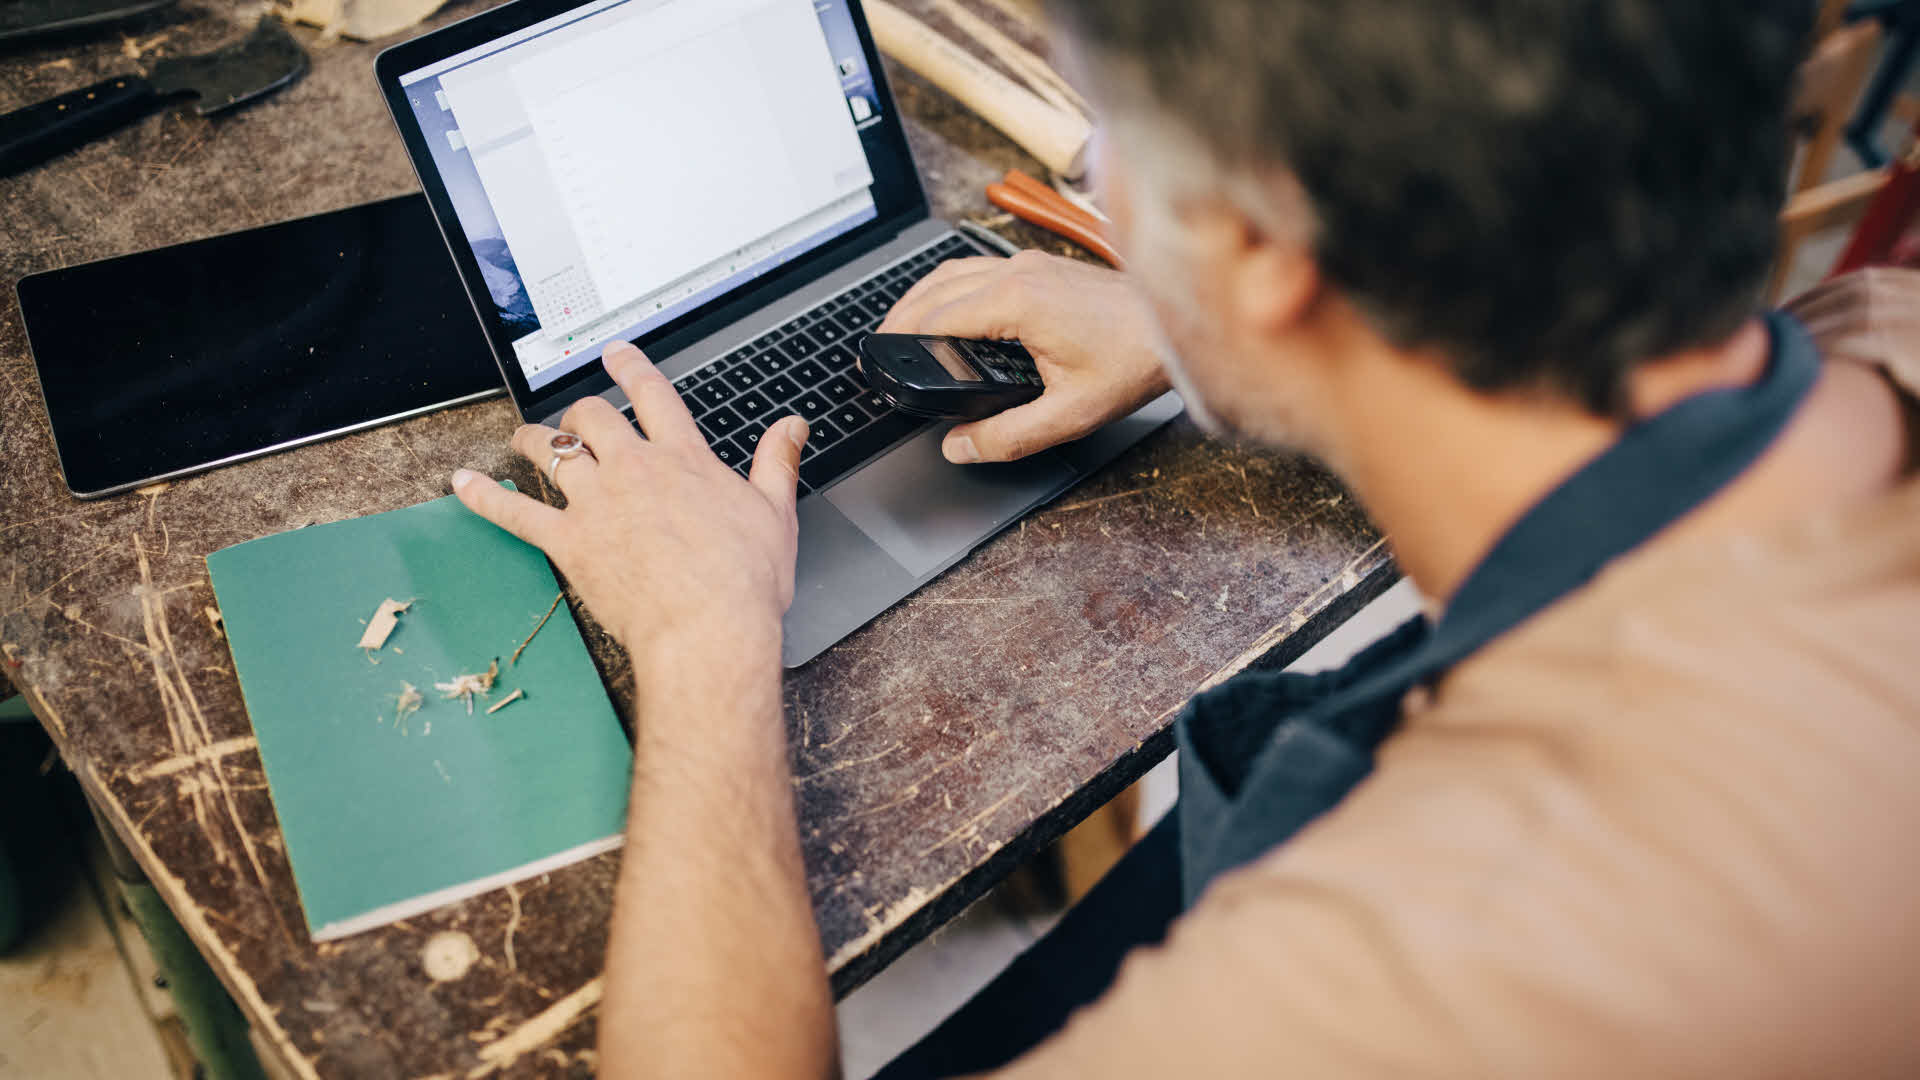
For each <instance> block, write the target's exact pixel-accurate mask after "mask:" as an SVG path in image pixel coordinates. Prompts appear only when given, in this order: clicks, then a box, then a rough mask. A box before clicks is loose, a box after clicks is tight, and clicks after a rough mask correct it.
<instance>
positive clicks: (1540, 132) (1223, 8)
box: [1052, 0, 1813, 416]
mask: <svg viewBox="0 0 1920 1080" xmlns="http://www.w3.org/2000/svg"><path fill="white" fill-rule="evenodd" d="M1052 4H1053V8H1054V13H1055V15H1056V16H1057V17H1058V19H1059V21H1060V23H1061V24H1062V25H1063V26H1064V27H1065V28H1066V30H1067V33H1068V35H1069V36H1070V38H1071V39H1072V40H1073V41H1074V42H1075V43H1076V45H1077V46H1078V47H1079V49H1080V51H1081V52H1082V54H1083V55H1084V56H1085V57H1086V58H1087V59H1088V61H1089V64H1090V67H1091V68H1092V69H1093V71H1094V74H1095V78H1096V81H1102V80H1104V79H1105V78H1106V77H1107V76H1109V75H1111V74H1112V73H1113V72H1115V71H1117V70H1120V69H1122V68H1124V69H1126V70H1127V71H1129V72H1132V73H1133V75H1132V78H1133V79H1134V81H1136V82H1138V83H1139V84H1140V86H1139V91H1138V92H1140V93H1143V94H1144V95H1145V96H1146V97H1147V98H1148V99H1150V100H1151V101H1152V103H1153V104H1154V105H1155V106H1157V108H1158V110H1159V111H1160V112H1161V113H1162V114H1163V115H1164V116H1165V117H1166V118H1167V119H1168V120H1170V121H1171V122H1173V123H1176V124H1179V125H1180V126H1182V127H1184V128H1186V129H1188V130H1190V131H1191V132H1192V133H1193V134H1194V135H1196V136H1197V137H1198V138H1200V139H1201V140H1202V141H1203V142H1204V143H1205V144H1206V145H1208V146H1209V147H1210V148H1211V149H1212V150H1213V151H1214V153H1215V154H1216V155H1217V156H1218V158H1219V161H1220V164H1221V165H1223V166H1225V167H1227V168H1230V169H1235V170H1240V171H1243V172H1246V173H1250V174H1259V173H1269V174H1270V173H1271V172H1273V170H1275V169H1276V168H1278V169H1284V170H1286V171H1288V172H1291V174H1292V175H1293V176H1295V177H1297V178H1298V181H1299V183H1300V185H1301V186H1302V187H1303V188H1304V189H1305V193H1306V196H1307V199H1308V200H1309V202H1310V203H1311V205H1312V209H1313V213H1314V216H1315V218H1316V220H1317V222H1318V226H1319V228H1318V233H1317V236H1316V237H1315V248H1316V255H1317V257H1318V259H1319V262H1320V265H1321V270H1322V272H1323V273H1324V274H1325V275H1326V277H1327V278H1328V279H1329V280H1330V281H1332V282H1333V283H1334V284H1335V285H1337V286H1338V287H1340V288H1341V290H1342V291H1343V292H1344V293H1345V294H1346V295H1347V296H1348V297H1349V298H1350V299H1351V300H1353V301H1354V302H1355V303H1356V304H1357V305H1358V306H1359V308H1360V309H1361V310H1362V311H1364V312H1366V313H1367V315H1368V316H1369V318H1371V319H1372V320H1373V322H1374V323H1375V325H1376V326H1377V327H1378V328H1379V329H1380V330H1381V331H1382V332H1383V333H1384V334H1385V335H1386V336H1387V337H1388V338H1389V339H1390V340H1392V341H1394V342H1395V343H1397V344H1399V345H1402V346H1407V347H1434V348H1437V349H1439V350H1441V351H1442V352H1444V353H1445V354H1446V355H1448V356H1449V357H1450V358H1451V359H1452V363H1453V365H1454V369H1455V371H1456V372H1457V374H1458V375H1459V377H1460V378H1461V379H1462V380H1463V381H1464V382H1466V383H1467V384H1468V385H1469V386H1472V387H1475V388H1477V389H1480V390H1484V391H1503V390H1511V389H1548V390H1551V391H1555V392H1558V393H1561V394H1564V395H1566V396H1569V397H1571V398H1573V399H1574V400H1576V401H1578V402H1580V403H1581V404H1582V405H1583V406H1584V407H1585V408H1587V409H1589V410H1591V411H1592V412H1595V413H1598V414H1602V415H1616V416H1617V415H1622V414H1623V413H1624V411H1625V402H1624V398H1625V390H1624V387H1625V375H1626V373H1627V371H1628V370H1629V369H1630V368H1631V367H1632V366H1633V365H1634V364H1635V363H1637V362H1639V361H1641V360H1644V359H1646V358H1648V357H1652V356H1657V355H1660V354H1663V353H1668V352H1672V351H1674V350H1677V349H1682V348H1686V347H1690V346H1696V345H1702V344H1709V343H1712V342H1716V341H1720V340H1724V339H1725V338H1726V337H1727V336H1728V335H1730V334H1731V333H1732V332H1733V331H1734V330H1735V329H1736V328H1737V327H1738V326H1739V325H1740V323H1741V322H1742V321H1743V320H1745V319H1746V318H1747V317H1749V316H1750V315H1751V314H1752V312H1753V310H1754V307H1755V305H1756V303H1757V301H1758V297H1759V290H1760V287H1761V284H1762V282H1763V281H1764V279H1765V276H1766V273H1767V270H1768V268H1769V265H1770V264H1771V262H1772V260H1773V257H1774V249H1775V241H1776V235H1777V229H1776V225H1775V220H1776V215H1777V214H1778V212H1779V210H1780V207H1781V203H1782V201H1783V199H1784V195H1785V182H1786V171H1787V162H1788V156H1787V155H1788V135H1787V126H1786V110H1787V105H1788V97H1789V94H1790V92H1791V88H1792V82H1793V72H1794V68H1795V65H1796V63H1797V62H1798V60H1799V59H1800V57H1801V54H1802V52H1803V49H1804V43H1805V37H1806V34H1807V31H1808V27H1809V23H1810V11H1811V8H1812V6H1813V5H1812V4H1811V3H1810V2H1809V0H1052Z"/></svg>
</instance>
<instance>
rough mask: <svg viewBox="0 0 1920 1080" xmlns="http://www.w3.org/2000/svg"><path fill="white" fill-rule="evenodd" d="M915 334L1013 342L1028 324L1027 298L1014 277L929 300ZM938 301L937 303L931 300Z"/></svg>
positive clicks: (919, 316) (919, 318)
mask: <svg viewBox="0 0 1920 1080" xmlns="http://www.w3.org/2000/svg"><path fill="white" fill-rule="evenodd" d="M928 300H929V303H928V304H927V307H926V310H925V311H923V312H921V313H919V315H918V317H917V321H918V323H919V325H918V326H917V327H916V330H915V332H916V333H921V334H937V335H940V336H943V337H958V338H984V339H987V340H1003V339H1008V340H1010V339H1014V338H1018V337H1020V336H1021V333H1022V330H1023V328H1024V327H1025V325H1026V323H1027V321H1028V320H1027V318H1026V315H1027V306H1028V304H1027V296H1026V293H1025V292H1024V291H1023V290H1022V289H1021V286H1020V282H1019V280H1018V279H1015V278H1006V277H1003V278H1000V279H998V280H996V281H993V282H992V283H990V284H987V285H986V286H984V287H983V288H977V289H971V290H955V291H954V292H953V293H951V294H941V295H939V296H937V297H934V296H930V297H929V298H928ZM935 300H937V301H938V303H937V304H936V303H934V302H933V301H935Z"/></svg>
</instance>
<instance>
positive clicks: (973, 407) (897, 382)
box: [860, 334, 1043, 420]
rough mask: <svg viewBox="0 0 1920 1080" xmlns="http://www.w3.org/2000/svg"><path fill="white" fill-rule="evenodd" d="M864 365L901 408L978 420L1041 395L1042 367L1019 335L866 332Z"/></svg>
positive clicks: (871, 378) (879, 389)
mask: <svg viewBox="0 0 1920 1080" xmlns="http://www.w3.org/2000/svg"><path fill="white" fill-rule="evenodd" d="M860 370H861V371H862V373H864V374H865V375H866V377H867V384H868V385H869V386H871V387H873V390H874V392H875V393H877V394H879V395H880V396H881V397H883V398H886V399H887V401H888V403H889V404H891V405H892V406H893V407H894V408H896V409H899V410H900V411H901V412H906V413H912V414H914V415H916V416H931V417H936V418H947V419H955V420H978V419H980V418H981V417H985V416H992V415H993V414H994V413H998V412H1004V411H1006V410H1007V409H1011V408H1013V407H1014V406H1015V405H1021V404H1024V403H1026V402H1029V401H1032V400H1033V399H1034V398H1037V397H1039V396H1040V391H1041V390H1042V389H1043V387H1042V386H1041V383H1040V369H1039V368H1037V367H1035V366H1034V363H1033V357H1032V356H1031V355H1029V354H1028V352H1027V350H1026V349H1025V348H1023V347H1022V346H1021V344H1020V343H1019V342H1017V341H976V340H973V339H971V338H955V337H932V336H927V335H921V334H868V335H867V336H866V339H865V340H863V341H862V342H861V343H860Z"/></svg>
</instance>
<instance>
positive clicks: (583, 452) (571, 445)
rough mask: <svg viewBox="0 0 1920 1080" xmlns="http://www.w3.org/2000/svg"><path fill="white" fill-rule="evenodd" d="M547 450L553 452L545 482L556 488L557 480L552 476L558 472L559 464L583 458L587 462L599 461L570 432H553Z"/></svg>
mask: <svg viewBox="0 0 1920 1080" xmlns="http://www.w3.org/2000/svg"><path fill="white" fill-rule="evenodd" d="M547 449H549V450H552V451H553V460H552V461H549V462H547V482H548V483H550V484H553V485H554V486H555V487H558V486H559V484H560V481H559V479H558V478H557V477H556V476H555V475H554V474H555V473H557V472H559V471H560V463H561V462H563V461H571V460H573V459H574V458H577V457H584V458H586V459H588V460H589V461H595V462H597V461H599V460H600V459H599V458H597V457H594V456H593V450H592V448H591V447H589V446H588V445H587V444H586V441H585V440H583V439H581V438H580V436H578V435H575V434H574V433H573V432H571V431H556V432H554V433H553V437H552V438H550V439H548V440H547Z"/></svg>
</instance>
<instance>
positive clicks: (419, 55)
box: [374, 0, 928, 417]
mask: <svg viewBox="0 0 1920 1080" xmlns="http://www.w3.org/2000/svg"><path fill="white" fill-rule="evenodd" d="M374 70H375V74H376V76H377V78H378V79H379V83H380V87H381V91H382V93H383V94H384V95H385V97H386V100H387V105H388V108H389V110H390V111H391V112H392V114H393V117H394V122H395V124H396V125H397V126H398V127H399V129H400V134H401V137H402V139H403V140H404V141H405V143H406V146H407V152H408V155H409V157H411V159H412V161H413V165H414V170H415V172H416V173H417V174H418V175H419V178H420V184H421V187H422V188H423V189H424V191H425V193H426V196H427V200H428V203H429V205H430V206H431V207H432V209H433V213H434V217H435V218H436V220H437V221H438V222H439V225H440V231H441V234H442V236H443V237H444V238H445V239H446V241H447V246H448V248H449V249H450V250H451V251H452V253H453V257H454V263H455V264H456V266H457V267H458V269H459V272H460V278H461V280H462V282H463V283H464V284H465V286H466V290H467V294H468V297H469V298H470V299H471V300H472V301H473V305H474V310H475V311H476V312H477V313H478V315H479V317H480V321H481V324H482V326H483V327H484V329H485V330H486V336H487V339H488V343H489V344H490V345H491V347H492V349H493V353H494V358H495V359H496V360H497V361H498V362H499V365H500V369H501V372H502V373H503V374H504V375H505V377H506V382H507V386H508V389H509V390H510V391H511V393H512V395H513V399H514V402H515V403H516V404H517V405H518V406H519V408H520V411H521V413H522V415H525V416H529V417H539V416H542V415H547V414H549V413H551V412H553V411H555V410H557V409H558V408H560V407H561V406H564V405H565V404H567V403H570V402H572V401H574V400H576V399H578V398H580V397H583V396H585V395H587V394H592V393H599V392H601V391H603V390H606V389H609V388H610V387H611V386H612V385H613V384H612V381H611V380H610V379H609V378H608V377H607V375H606V373H605V371H604V370H603V369H602V367H601V365H600V364H599V363H598V362H597V361H598V359H599V357H600V353H601V350H602V349H603V348H604V347H605V345H606V344H607V343H608V342H610V341H614V340H624V341H633V342H635V343H636V344H638V345H639V346H640V347H641V348H643V349H646V350H648V351H649V352H650V353H651V354H652V355H654V356H661V357H663V356H667V355H671V354H672V353H673V352H675V351H677V350H678V349H680V348H682V347H684V346H686V345H687V344H689V343H691V342H694V341H697V340H699V339H700V338H702V337H704V336H706V335H707V334H710V333H713V332H714V331H716V330H718V329H720V328H721V327H723V326H725V325H727V324H729V323H731V322H734V321H736V320H738V319H741V318H744V317H746V316H747V315H750V314H752V313H753V312H754V311H756V310H758V309H759V308H761V307H764V306H766V305H768V304H770V303H773V302H774V301H776V300H778V299H779V298H780V297H781V296H783V295H785V294H786V293H788V292H791V291H792V290H793V289H795V288H798V287H800V286H802V285H805V284H806V283H808V282H809V281H811V280H813V279H814V278H816V277H818V276H820V275H821V274H824V273H826V272H828V271H830V270H832V269H833V268H834V267H837V266H839V265H842V264H844V263H845V262H847V261H849V260H851V259H854V258H857V257H859V256H860V255H862V254H865V253H866V252H868V251H871V250H873V249H875V248H877V247H879V246H881V245H882V244H884V243H886V242H887V241H888V240H889V239H891V238H892V237H893V236H895V235H897V234H898V233H899V231H900V230H901V229H903V228H905V227H907V226H909V225H911V224H913V223H915V222H917V221H920V220H923V219H925V218H926V217H927V216H928V210H927V199H926V194H925V192H924V190H923V189H922V188H921V185H920V179H919V175H918V173H917V172H916V171H915V169H914V166H913V160H912V157H911V155H910V154H909V152H908V149H907V142H906V136H905V133H904V130H903V128H902V124H901V119H900V115H899V110H898V109H897V108H896V106H895V104H894V101H893V97H892V95H891V94H890V93H889V92H888V89H887V84H886V78H885V75H884V73H883V72H882V70H881V66H880V63H879V56H878V53H877V52H876V50H875V48H874V44H873V37H872V34H871V33H870V32H869V31H868V29H867V24H866V17H865V15H864V13H862V11H861V10H860V6H859V0H589V2H587V3H579V2H578V0H515V2H513V3H509V4H506V5H504V6H501V7H498V8H494V9H492V10H490V11H486V12H483V13H481V14H479V15H475V16H473V17H471V18H469V19H466V20H463V21H461V22H459V23H455V24H453V25H452V26H448V27H445V28H442V29H440V30H437V31H434V32H433V33H430V34H426V35H424V36H422V37H419V38H415V39H414V40H412V41H408V42H405V43H403V44H400V45H396V46H394V47H392V48H389V49H387V50H386V51H385V52H383V53H381V54H380V56H379V58H378V60H377V61H376V62H375V68H374Z"/></svg>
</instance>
